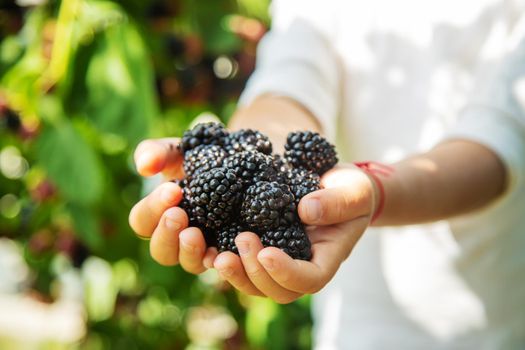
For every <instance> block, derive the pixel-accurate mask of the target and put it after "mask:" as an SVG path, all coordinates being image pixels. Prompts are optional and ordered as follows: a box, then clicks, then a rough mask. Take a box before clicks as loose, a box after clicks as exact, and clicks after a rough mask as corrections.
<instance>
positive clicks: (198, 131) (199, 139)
mask: <svg viewBox="0 0 525 350" xmlns="http://www.w3.org/2000/svg"><path fill="white" fill-rule="evenodd" d="M227 136H228V131H226V129H225V128H224V125H222V124H219V123H214V122H209V123H201V124H197V125H195V127H194V128H193V129H191V130H187V131H186V132H185V133H184V135H182V140H181V143H180V147H181V149H182V151H183V152H184V153H186V152H188V151H189V150H190V149H193V148H195V147H197V146H199V145H219V146H222V145H224V142H225V140H226V137H227Z"/></svg>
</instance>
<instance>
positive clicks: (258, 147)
mask: <svg viewBox="0 0 525 350" xmlns="http://www.w3.org/2000/svg"><path fill="white" fill-rule="evenodd" d="M225 148H226V150H227V151H228V153H230V154H234V153H237V152H242V151H257V152H261V153H264V154H272V143H271V142H270V139H269V138H268V137H267V136H266V135H263V134H262V133H260V132H259V131H256V130H252V129H241V130H239V131H235V132H233V133H231V134H230V135H229V136H228V138H227V139H226V144H225Z"/></svg>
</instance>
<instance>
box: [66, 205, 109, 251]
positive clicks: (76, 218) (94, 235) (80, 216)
mask: <svg viewBox="0 0 525 350" xmlns="http://www.w3.org/2000/svg"><path fill="white" fill-rule="evenodd" d="M68 209H69V213H70V214H71V218H72V219H73V224H74V226H75V231H76V233H77V236H78V237H79V238H80V240H81V241H82V242H84V244H86V245H87V246H88V247H89V248H90V249H91V250H94V251H97V250H99V249H100V248H101V247H102V244H103V239H102V236H101V233H100V225H99V222H98V218H97V216H96V215H95V214H94V213H93V210H92V209H91V208H89V207H85V206H80V205H74V204H70V205H68Z"/></svg>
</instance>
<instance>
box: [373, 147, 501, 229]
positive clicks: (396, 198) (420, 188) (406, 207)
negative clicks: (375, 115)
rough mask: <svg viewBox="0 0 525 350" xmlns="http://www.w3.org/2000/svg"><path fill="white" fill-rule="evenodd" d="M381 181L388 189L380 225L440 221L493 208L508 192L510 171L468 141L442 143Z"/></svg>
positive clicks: (494, 156) (415, 157) (413, 158)
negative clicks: (497, 200) (507, 184)
mask: <svg viewBox="0 0 525 350" xmlns="http://www.w3.org/2000/svg"><path fill="white" fill-rule="evenodd" d="M393 168H394V171H393V173H392V174H391V175H389V176H379V177H380V179H381V182H382V183H383V186H384V190H385V197H384V198H385V206H384V210H383V213H382V214H381V215H380V217H379V218H378V219H377V220H376V221H375V222H374V225H376V226H384V225H406V224H417V223H423V222H430V221H436V220H440V219H445V218H449V217H453V216H456V215H460V214H464V213H467V212H470V211H473V210H476V209H479V208H482V207H483V206H485V205H487V204H489V203H490V202H491V201H493V200H494V199H496V198H497V197H498V196H499V195H500V194H502V193H503V191H504V190H505V175H506V174H505V168H504V166H503V164H502V163H501V161H500V159H499V158H498V157H497V156H496V155H495V154H494V153H493V152H492V151H490V150H489V149H487V148H486V147H484V146H482V145H480V144H477V143H474V142H470V141H466V140H454V141H447V142H445V143H442V144H440V145H438V146H437V147H435V148H434V149H432V150H431V151H429V152H427V153H424V154H421V155H417V156H414V157H410V158H408V159H405V160H403V161H401V162H399V163H396V164H394V165H393Z"/></svg>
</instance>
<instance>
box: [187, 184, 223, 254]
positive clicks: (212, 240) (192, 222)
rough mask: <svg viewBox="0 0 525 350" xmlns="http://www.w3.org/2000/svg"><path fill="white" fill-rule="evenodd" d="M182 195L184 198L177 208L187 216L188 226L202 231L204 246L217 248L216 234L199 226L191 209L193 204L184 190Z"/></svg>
mask: <svg viewBox="0 0 525 350" xmlns="http://www.w3.org/2000/svg"><path fill="white" fill-rule="evenodd" d="M183 193H184V197H183V198H182V200H181V202H180V203H179V207H180V208H181V209H184V211H185V212H186V214H187V215H188V226H190V227H198V228H199V229H200V230H201V231H202V234H203V235H204V240H205V241H206V246H208V247H216V246H217V238H216V236H217V234H216V233H215V231H214V230H212V229H210V228H206V227H203V226H200V225H199V223H198V221H197V217H196V216H195V213H196V211H195V208H194V207H193V204H192V202H191V201H190V199H189V195H187V193H188V191H187V190H186V189H184V192H183Z"/></svg>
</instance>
